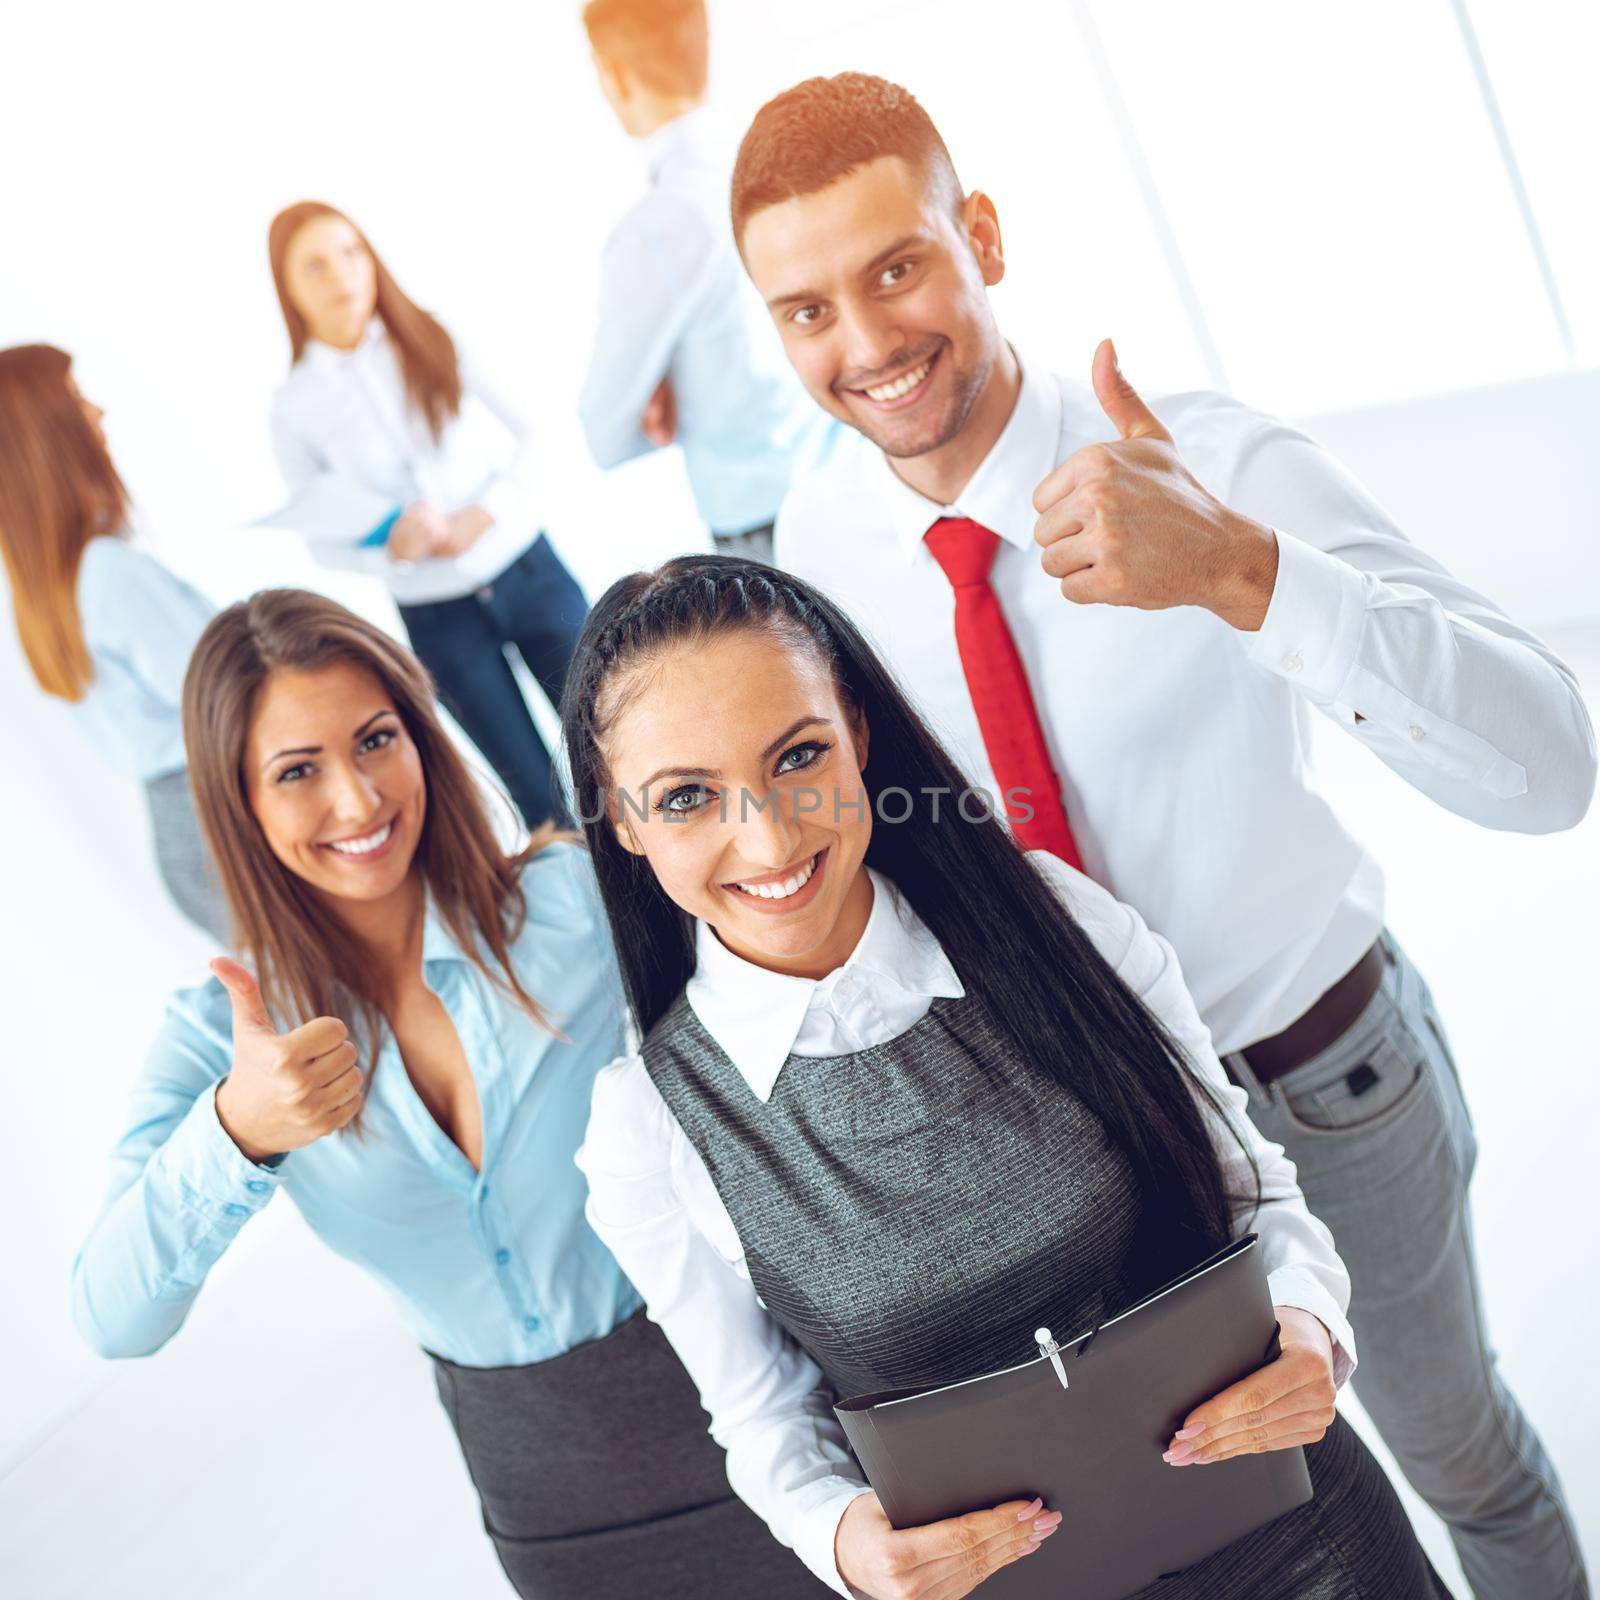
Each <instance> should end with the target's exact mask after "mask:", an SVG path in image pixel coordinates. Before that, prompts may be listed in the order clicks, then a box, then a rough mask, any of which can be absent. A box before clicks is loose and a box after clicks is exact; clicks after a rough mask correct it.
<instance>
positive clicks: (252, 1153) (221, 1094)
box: [211, 1078, 278, 1167]
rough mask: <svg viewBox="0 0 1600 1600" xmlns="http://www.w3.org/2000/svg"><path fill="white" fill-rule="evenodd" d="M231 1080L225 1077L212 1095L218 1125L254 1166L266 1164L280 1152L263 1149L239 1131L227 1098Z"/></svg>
mask: <svg viewBox="0 0 1600 1600" xmlns="http://www.w3.org/2000/svg"><path fill="white" fill-rule="evenodd" d="M231 1081H232V1080H231V1079H228V1078H224V1079H223V1080H222V1082H221V1083H219V1084H218V1085H217V1092H216V1094H215V1095H214V1096H213V1097H212V1101H211V1104H212V1107H213V1108H214V1109H215V1111H216V1113H217V1125H218V1127H220V1128H221V1129H222V1131H223V1132H224V1133H225V1134H227V1136H228V1137H229V1139H231V1140H232V1141H233V1144H234V1148H235V1149H237V1150H238V1152H239V1154H240V1155H242V1156H243V1157H244V1158H245V1160H246V1161H248V1162H250V1163H251V1164H252V1165H253V1166H257V1167H260V1166H265V1165H266V1163H267V1162H268V1161H270V1160H271V1159H272V1158H273V1156H275V1155H276V1154H277V1153H278V1152H277V1151H276V1150H265V1149H263V1148H262V1147H261V1146H260V1145H258V1144H255V1143H253V1142H252V1141H251V1140H250V1139H248V1138H247V1137H246V1136H245V1135H244V1134H243V1133H241V1132H240V1131H239V1128H238V1125H237V1123H236V1121H235V1119H234V1117H233V1115H232V1114H231V1111H230V1107H229V1103H228V1099H227V1089H228V1084H229V1083H230V1082H231Z"/></svg>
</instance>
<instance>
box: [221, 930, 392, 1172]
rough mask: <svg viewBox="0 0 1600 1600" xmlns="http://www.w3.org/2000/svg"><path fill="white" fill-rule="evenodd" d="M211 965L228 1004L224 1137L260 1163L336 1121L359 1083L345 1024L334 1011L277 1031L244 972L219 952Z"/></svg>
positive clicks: (353, 1104)
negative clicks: (230, 1060) (229, 1028)
mask: <svg viewBox="0 0 1600 1600" xmlns="http://www.w3.org/2000/svg"><path fill="white" fill-rule="evenodd" d="M211 970H212V971H213V972H214V973H215V974H216V975H217V977H218V979H219V980H220V981H221V983H222V986H223V988H225V989H226V990H227V991H228V998H229V1000H230V1001H231V1002H232V1005H233V1070H232V1071H231V1072H230V1073H229V1074H228V1076H227V1077H226V1078H225V1079H223V1081H222V1084H221V1085H220V1087H219V1088H218V1089H217V1120H218V1121H219V1122H221V1124H222V1126H223V1129H224V1131H225V1132H226V1133H227V1135H228V1137H229V1138H230V1139H232V1140H233V1142H234V1143H235V1144H236V1145H238V1147H239V1149H240V1150H241V1151H242V1152H243V1153H244V1154H245V1156H247V1157H248V1158H249V1159H250V1160H251V1161H254V1162H256V1163H257V1164H258V1165H259V1164H260V1163H261V1162H263V1161H265V1160H267V1158H268V1157H269V1156H275V1155H280V1154H282V1153H283V1152H284V1151H286V1150H299V1149H301V1148H302V1147H303V1146H305V1145H308V1144H311V1143H312V1142H313V1141H314V1140H317V1139H320V1138H321V1137H322V1136H323V1134H325V1133H332V1132H333V1130H334V1129H335V1128H342V1127H343V1126H344V1125H345V1123H347V1122H348V1121H349V1120H350V1119H351V1118H352V1117H353V1116H354V1115H355V1114H356V1112H357V1111H358V1110H359V1109H360V1107H361V1096H362V1091H363V1089H364V1087H365V1083H364V1080H363V1077H362V1073H361V1069H360V1067H359V1066H357V1065H356V1062H357V1054H356V1047H355V1045H354V1044H352V1043H351V1041H350V1030H349V1029H348V1028H347V1027H345V1025H344V1024H343V1023H342V1022H341V1021H339V1019H338V1018H337V1017H316V1018H314V1019H313V1020H312V1021H310V1022H308V1023H306V1024H305V1025H304V1026H303V1027H299V1028H295V1029H294V1030H293V1031H292V1032H290V1033H279V1032H278V1030H277V1029H276V1028H274V1027H273V1025H272V1019H271V1017H269V1016H268V1015H267V1008H266V1006H265V1005H264V1004H263V1003H262V999H261V990H260V988H259V987H258V986H257V984H256V980H255V979H254V978H253V977H252V976H251V975H250V973H249V972H247V971H246V970H245V969H244V968H243V967H241V966H240V965H239V963H238V962H237V961H229V960H228V959H227V958H226V957H225V956H219V957H218V958H217V959H216V960H215V961H213V962H212V963H211Z"/></svg>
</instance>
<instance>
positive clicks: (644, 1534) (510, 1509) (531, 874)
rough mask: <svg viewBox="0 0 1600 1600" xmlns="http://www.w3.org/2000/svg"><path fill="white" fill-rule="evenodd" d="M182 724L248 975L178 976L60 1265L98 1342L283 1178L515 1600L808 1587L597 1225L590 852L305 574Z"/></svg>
mask: <svg viewBox="0 0 1600 1600" xmlns="http://www.w3.org/2000/svg"><path fill="white" fill-rule="evenodd" d="M184 728H185V733H186V736H187V740H188V743H189V748H190V750H191V751H192V752H193V753H194V788H195V795H196V800H197V806H198V810H199V815H200V818H201V822H202V826H203V828H204V830H205V834H206V837H207V840H208V842H209V844H210V846H211V849H212V852H213V855H214V856H215V859H216V860H217V862H218V864H219V869H220V874H221V877H222V881H223V885H224V888H225V891H226V893H227V897H228V901H229V904H230V907H231V909H232V912H233V916H234V920H235V925H236V927H237V928H238V930H239V934H240V941H239V947H240V951H241V953H242V954H243V955H244V957H245V958H246V959H247V960H248V961H249V962H250V963H251V966H252V967H253V969H254V972H253V974H252V972H251V971H250V970H247V968H246V967H244V966H242V965H240V964H238V963H236V962H233V961H231V960H226V959H219V960H217V961H215V962H213V963H212V970H213V973H214V974H215V977H214V978H213V980H212V981H210V982H208V983H206V984H203V985H201V986H200V987H198V988H192V989H185V990H181V991H179V992H178V993H177V994H176V995H175V996H174V997H173V999H172V1002H171V1004H170V1007H169V1009H168V1014H167V1020H166V1024H165V1026H164V1028H163V1030H162V1032H161V1034H160V1035H159V1037H158V1038H157V1040H156V1043H155V1047H154V1049H153V1050H152V1052H151V1054H150V1057H149V1060H148V1062H147V1064H146V1066H145V1070H144V1073H143V1075H142V1077H141V1078H140V1080H139V1083H138V1086H137V1089H136V1091H135V1096H134V1106H133V1111H132V1115H131V1116H130V1118H129V1121H128V1131H127V1132H126V1133H125V1134H124V1135H123V1137H122V1139H121V1141H120V1143H119V1144H118V1146H117V1149H116V1152H115V1155H114V1158H113V1167H114V1178H113V1183H112V1189H111V1195H110V1198H109V1200H108V1202H107V1205H106V1207H105V1210H104V1211H103V1212H102V1214H101V1216H100V1218H99V1220H98V1221H97V1222H96V1223H95V1225H94V1228H93V1230H92V1231H91V1233H90V1235H89V1238H88V1240H87V1241H86V1243H85V1245H84V1248H83V1250H82V1252H81V1254H80V1256H79V1258H78V1261H77V1263H76V1266H75V1268H74V1274H73V1308H74V1313H75V1316H76V1320H77V1323H78V1326H79V1328H80V1329H81V1330H82V1332H83V1334H84V1336H85V1337H86V1338H87V1339H88V1341H89V1343H90V1344H91V1345H93V1346H94V1348H95V1349H96V1350H97V1351H99V1352H100V1353H101V1354H102V1355H106V1356H137V1355H144V1354H147V1353H149V1352H151V1351H153V1350H156V1349H158V1348H159V1347H160V1346H161V1345H162V1344H164V1343H165V1342H166V1341H167V1340H168V1339H170V1338H171V1337H172V1336H173V1334H174V1333H176V1332H177V1330H178V1328H179V1327H180V1326H181V1325H182V1323H183V1321H184V1318H185V1317H186V1315H187V1314H188V1311H189V1308H190V1306H191V1305H192V1304H193V1302H194V1298H195V1296H196V1295H197V1294H198V1293H199V1291H200V1288H201V1285H202V1284H203V1283H204V1281H205V1278H206V1274H207V1273H208V1272H209V1270H210V1269H211V1267H212V1265H213V1264H214V1263H215V1262H216V1261H217V1259H218V1258H219V1257H220V1256H221V1255H222V1253H223V1251H225V1250H226V1249H227V1247H228V1246H229V1244H230V1243H232V1241H233V1239H234V1238H235V1237H236V1236H237V1235H238V1233H239V1231H240V1230H241V1229H242V1228H243V1227H245V1226H246V1225H247V1224H248V1222H249V1220H250V1218H251V1217H252V1216H254V1215H255V1213H256V1212H258V1211H260V1210H261V1209H262V1208H263V1207H265V1206H267V1205H269V1204H270V1203H271V1202H272V1199H273V1197H274V1195H275V1194H276V1192H277V1191H278V1190H279V1189H285V1190H287V1191H288V1193H289V1194H290V1196H291V1197H292V1198H293V1200H294V1201H295V1203H296V1205H297V1206H298V1207H299V1209H300V1211H301V1212H302V1213H303V1214H304V1216H305V1218H306V1220H307V1221H308V1223H309V1224H310V1225H311V1227H312V1229H313V1231H315V1232H316V1233H318V1234H319V1235H320V1236H321V1237H322V1238H323V1240H324V1241H325V1242H326V1243H327V1244H329V1245H330V1246H331V1247H332V1248H333V1249H335V1250H336V1251H338V1252H339V1253H340V1254H341V1255H344V1256H346V1257H348V1258H349V1259H351V1260H353V1261H355V1262H357V1263H358V1264H360V1265H362V1266H363V1267H365V1268H366V1269H367V1270H368V1271H369V1272H370V1273H372V1274H373V1275H374V1276H375V1277H376V1278H377V1279H378V1280H379V1281H380V1282H381V1283H382V1284H383V1285H384V1287H385V1288H386V1289H387V1290H388V1291H389V1293H390V1294H391V1296H392V1297H393V1299H394V1300H395V1302H396V1305H397V1307H398V1309H399V1311H400V1314H401V1315H402V1316H403V1317H404V1318H405V1320H406V1322H407V1324H408V1325H409V1327H410V1328H411V1330H412V1332H413V1333H414V1334H415V1335H416V1337H417V1339H418V1340H419V1341H420V1342H421V1343H422V1344H423V1346H424V1347H425V1348H426V1349H427V1350H428V1352H429V1353H430V1354H431V1355H432V1357H433V1360H434V1365H435V1371H436V1377H437V1382H438V1388H439V1393H440V1397H441V1399H442V1401H443V1403H444V1406H445V1409H446V1411H447V1413H448V1414H449V1416H450V1420H451V1422H452V1424H453V1425H454V1427H455V1429H456V1432H457V1436H458V1438H459V1439H460V1442H461V1446H462V1450H463V1453H464V1455H465V1457H466V1461H467V1465H468V1468H469V1470H470V1472H471V1474H472V1478H473V1481H474V1483H475V1485H476V1487H477V1490H478V1493H479V1497H480V1499H481V1501H482V1505H483V1512H484V1523H485V1526H486V1528H487V1529H488V1532H489V1534H490V1537H491V1538H492V1539H493V1540H494V1543H495V1546H496V1549H497V1551H498V1553H499V1556H500V1559H501V1562H502V1565H503V1566H504V1568H505V1570H506V1573H507V1575H508V1576H509V1577H510V1579H511V1581H512V1584H513V1586H514V1587H515V1588H516V1590H517V1592H518V1593H519V1594H521V1595H524V1596H540V1597H554V1596H567V1595H580V1594H581V1595H584V1596H595V1597H606V1596H611V1595H617V1596H621V1595H624V1594H638V1593H644V1592H648V1593H651V1594H654V1595H663V1596H674V1597H676V1596H681V1597H683V1600H689V1597H691V1596H693V1597H696V1600H698V1597H700V1596H703V1595H714V1594H725V1593H733V1592H744V1589H745V1586H746V1585H749V1586H750V1587H751V1588H753V1589H755V1588H759V1589H760V1590H762V1591H763V1592H764V1593H765V1594H775V1595H778V1596H785V1595H788V1594H791V1593H793V1594H797V1595H798V1594H807V1593H809V1594H816V1593H819V1592H820V1591H819V1590H818V1589H817V1588H816V1587H815V1585H814V1582H813V1580H811V1579H810V1578H809V1577H806V1578H805V1582H804V1584H800V1583H799V1581H798V1580H797V1578H796V1577H795V1575H794V1573H793V1572H792V1571H791V1570H790V1569H791V1568H794V1567H796V1566H797V1564H796V1563H794V1562H793V1561H792V1559H791V1558H789V1557H788V1555H787V1552H786V1551H784V1550H783V1549H782V1548H781V1547H780V1546H779V1545H777V1544H776V1543H775V1542H774V1541H773V1540H772V1539H771V1538H770V1537H769V1536H768V1535H767V1533H766V1531H765V1529H764V1528H763V1527H762V1526H761V1525H760V1524H759V1523H758V1522H757V1521H756V1520H755V1519H754V1518H753V1517H752V1516H751V1515H750V1514H749V1513H748V1512H746V1511H745V1510H744V1508H743V1506H742V1505H741V1504H740V1503H739V1502H738V1501H737V1500H735V1499H734V1498H733V1497H732V1496H731V1494H730V1492H729V1488H728V1484H727V1480H726V1476H725V1472H724V1466H723V1460H722V1453H721V1451H720V1450H719V1449H717V1447H716V1446H715V1445H714V1444H713V1443H712V1442H711V1440H710V1439H709V1438H708V1437H707V1433H706V1417H705V1413H704V1412H703V1411H702V1410H701V1409H700V1406H699V1403H698V1400H697V1398H696V1394H695V1390H694V1387H693V1385H692V1384H691V1383H690V1381H689V1379H688V1377H687V1375H686V1374H685V1373H684V1371H683V1369H682V1368H681V1367H680V1366H679V1364H678V1362H677V1360H676V1358H675V1357H674V1356H673V1354H672V1352H671V1350H670V1348H669V1347H668V1346H667V1344H666V1342H665V1340H664V1339H663V1337H662V1336H661V1334H660V1333H659V1332H658V1331H657V1330H656V1328H655V1327H654V1325H653V1324H650V1323H649V1322H647V1321H646V1320H645V1318H644V1317H643V1315H642V1313H641V1312H640V1309H639V1307H640V1301H639V1297H638V1296H637V1294H636V1293H635V1292H634V1290H633V1288H632V1287H631V1285H630V1284H629V1283H628V1281H627V1279H626V1278H625V1277H624V1276H623V1274H622V1272H621V1270H620V1269H619V1268H618V1266H617V1265H616V1263H615V1261H614V1260H613V1259H612V1257H611V1256H610V1255H609V1253H608V1252H607V1250H606V1249H605V1247H604V1246H603V1245H602V1244H601V1243H600V1241H599V1239H598V1238H597V1237H596V1236H595V1234H594V1233H593V1232H591V1230H590V1228H589V1226H588V1224H587V1222H586V1221H585V1219H584V1197H585V1194H584V1184H583V1179H582V1177H581V1175H580V1173H579V1172H578V1170H577V1168H576V1167H575V1165H574V1163H573V1154H574V1152H575V1150H576V1148H577V1145H578V1142H579V1139H580V1137H581V1135H582V1132H583V1129H584V1125H585V1120H586V1117H587V1114H588V1107H589V1096H590V1088H591V1085H592V1082H593V1079H594V1077H595V1075H596V1073H597V1072H598V1071H599V1070H600V1068H601V1067H603V1066H604V1065H605V1064H606V1063H607V1062H609V1061H610V1060H611V1059H612V1058H613V1057H614V1056H616V1055H617V1054H618V1052H619V1050H620V1049H621V1048H622V1045H623V1021H622V1018H623V1007H622V1000H621V990H620V983H619V978H618V975H617V969H616V964H615V959H614V956H613V955H612V952H611V946H610V944H609V941H608V938H607V934H606V928H605V919H604V917H603V915H602V913H601V911H600V908H599V903H598V899H597V897H596V895H595V892H594V888H593V883H592V875H591V870H590V866H589V860H588V856H587V853H586V852H585V851H584V850H583V849H582V848H581V847H580V846H579V845H577V844H576V843H574V842H572V841H571V840H570V838H568V837H563V836H560V835H557V834H555V833H554V831H553V829H552V828H550V827H548V826H547V827H545V828H543V829H540V830H539V831H538V832H537V833H536V834H535V835H534V837H533V839H532V840H531V842H530V843H529V844H528V846H527V848H526V849H525V850H523V851H522V852H521V853H520V854H518V855H516V856H511V857H508V856H507V855H506V854H505V852H504V851H503V850H502V849H501V848H500V846H499V845H498V843H497V842H496V840H495V837H494V834H493V831H492V829H491V826H490V823H489V820H488V816H487V814H486V812H485V809H484V806H483V803H482V801H481V799H480V797H479V793H478V790H477V788H476V787H475V784H474V782H473V779H472V777H471V775H470V773H469V771H468V769H467V767H466V765H465V763H464V761H463V760H462V758H461V756H460V755H459V754H458V753H457V752H456V751H455V749H454V747H453V746H452V745H451V744H450V742H449V740H448V738H447V737H446V736H445V734H444V732H443V731H442V728H441V726H440V723H439V721H438V717H437V714H436V712H435V709H434V703H433V696H432V690H431V688H430V686H429V683H428V679H427V675H426V673H425V672H424V671H423V670H422V668H421V666H420V665H419V663H418V662H417V661H416V660H415V658H414V657H412V656H411V655H410V654H409V653H408V652H407V651H405V650H404V649H403V648H402V647H400V646H399V645H397V644H395V643H394V642H393V641H392V640H390V639H389V638H388V637H387V636H386V635H384V634H383V633H382V632H380V631H379V630H378V629H376V628H375V627H373V626H371V625H370V624H368V623H366V622H364V621H362V620H361V619H359V618H358V617H356V616H354V615H352V614H351V613H350V612H348V611H346V610H344V609H343V608H342V607H340V606H338V605H336V604H334V603H333V602H332V601H329V600H326V599H324V598H322V597H320V596H315V595H310V594H306V593H301V592H298V591H294V590H272V591H267V592H264V593H262V594H258V595H256V596H254V597H253V598H252V599H251V600H249V601H247V602H244V603H242V604H239V605H235V606H231V607H229V608H228V609H227V610H226V611H224V612H222V613H221V614H220V615H219V616H218V617H216V618H215V619H214V621H213V622H212V623H211V624H210V626H209V627H208V628H207V629H206V631H205V632H204V634H203V635H202V636H201V638H200V641H199V643H198V645H197V646H196V649H195V654H194V658H193V661H192V663H191V666H190V669H189V673H188V676H187V679H186V681H185V686H184Z"/></svg>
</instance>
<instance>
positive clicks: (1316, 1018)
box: [1239, 943, 1383, 1083]
mask: <svg viewBox="0 0 1600 1600" xmlns="http://www.w3.org/2000/svg"><path fill="white" fill-rule="evenodd" d="M1382 982H1383V950H1382V948H1381V946H1380V945H1378V944H1377V943H1374V944H1373V946H1372V948H1371V949H1370V950H1368V951H1367V953H1366V954H1365V955H1364V956H1362V958H1361V959H1360V960H1359V961H1358V962H1356V964H1355V965H1354V966H1353V967H1351V969H1350V970H1349V971H1348V972H1347V973H1345V975H1344V976H1343V977H1342V978H1341V979H1340V980H1339V981H1338V982H1337V983H1336V984H1334V986H1333V987H1332V988H1331V989H1329V990H1328V991H1327V993H1326V994H1324V995H1323V996H1322V998H1321V999H1320V1000H1318V1001H1317V1002H1316V1004H1315V1005H1313V1006H1312V1008H1311V1009H1310V1010H1309V1011H1308V1012H1306V1013H1305V1015H1304V1016H1302V1017H1300V1018H1298V1019H1297V1020H1296V1021H1294V1022H1291V1023H1290V1024H1289V1026H1288V1027H1287V1028H1285V1029H1284V1030H1283V1032H1282V1033H1275V1034H1273V1036H1272V1037H1271V1038H1270V1039H1262V1040H1261V1041H1260V1042H1259V1043H1257V1044H1253V1045H1251V1046H1249V1048H1248V1049H1245V1050H1241V1051H1240V1052H1239V1054H1240V1055H1242V1056H1243V1057H1244V1058H1245V1060H1246V1061H1248V1062H1249V1063H1250V1070H1251V1072H1253V1073H1254V1074H1255V1076H1256V1079H1257V1080H1258V1081H1259V1082H1261V1083H1272V1082H1273V1081H1275V1080H1276V1079H1278V1078H1281V1077H1282V1076H1283V1075H1284V1074H1285V1073H1286V1072H1293V1071H1294V1069H1295V1068H1296V1067H1298V1066H1302V1065H1303V1064H1304V1063H1305V1062H1307V1061H1309V1060H1310V1059H1311V1058H1312V1056H1314V1055H1316V1054H1317V1053H1318V1052H1319V1051H1322V1050H1326V1049H1327V1048H1328V1046H1329V1045H1330V1044H1332V1043H1333V1042H1334V1040H1335V1039H1337V1038H1339V1037H1340V1036H1341V1035H1342V1034H1344V1033H1345V1032H1346V1031H1347V1030H1348V1029H1349V1027H1350V1025H1351V1024H1352V1023H1353V1022H1354V1021H1355V1020H1356V1018H1357V1017H1359V1016H1360V1015H1361V1013H1362V1012H1363V1011H1364V1010H1365V1009H1366V1006H1367V1002H1368V1001H1369V1000H1371V998H1372V997H1373V995H1375V994H1376V993H1377V992H1378V985H1379V984H1380V983H1382Z"/></svg>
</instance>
